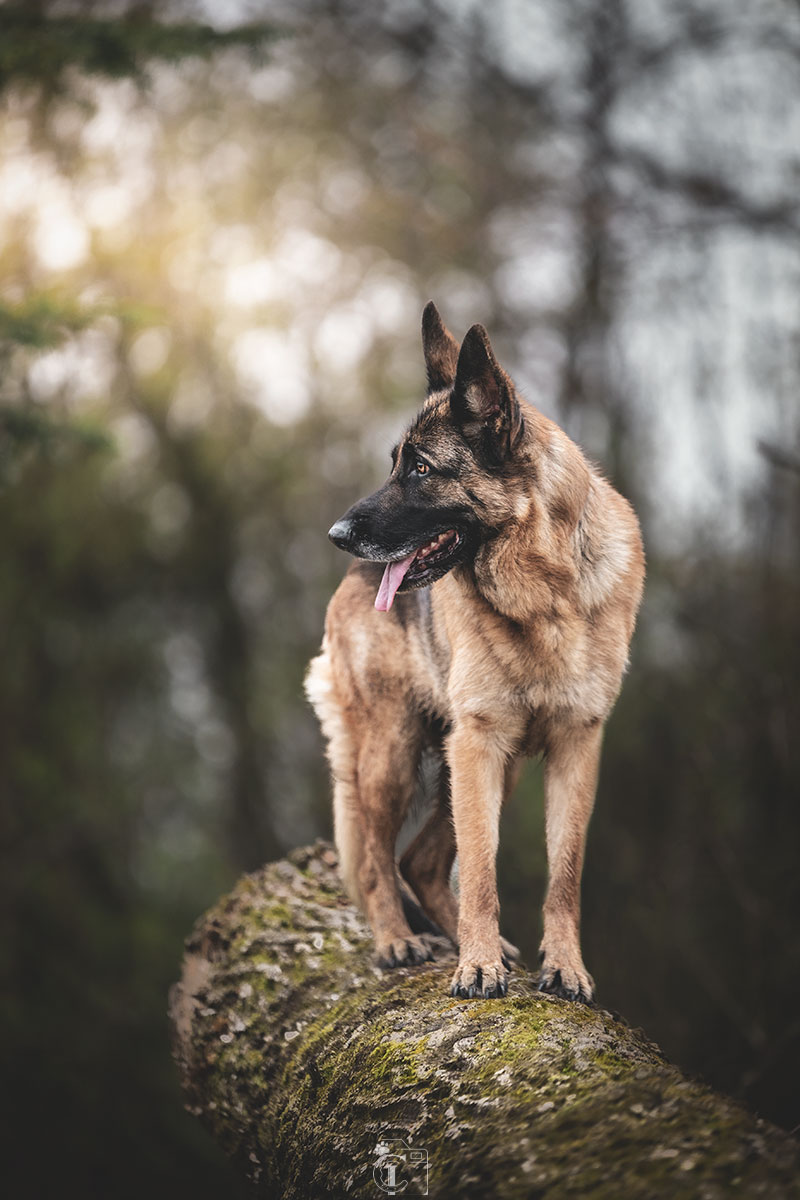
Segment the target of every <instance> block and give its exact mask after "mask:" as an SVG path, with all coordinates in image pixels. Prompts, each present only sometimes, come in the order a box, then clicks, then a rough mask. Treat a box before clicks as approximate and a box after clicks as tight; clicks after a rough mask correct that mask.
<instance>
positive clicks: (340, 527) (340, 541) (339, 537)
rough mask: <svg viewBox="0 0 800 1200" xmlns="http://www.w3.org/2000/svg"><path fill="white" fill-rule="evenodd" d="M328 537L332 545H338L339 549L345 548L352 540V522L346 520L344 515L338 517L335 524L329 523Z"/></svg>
mask: <svg viewBox="0 0 800 1200" xmlns="http://www.w3.org/2000/svg"><path fill="white" fill-rule="evenodd" d="M328 537H329V538H330V539H331V541H332V542H333V544H334V546H338V547H339V549H340V550H347V549H348V548H349V546H350V543H351V542H352V540H353V524H352V522H351V521H348V520H347V518H346V517H340V519H339V520H338V521H337V522H336V524H335V525H331V527H330V529H329V530H328Z"/></svg>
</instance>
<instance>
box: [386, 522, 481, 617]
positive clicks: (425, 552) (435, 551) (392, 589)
mask: <svg viewBox="0 0 800 1200" xmlns="http://www.w3.org/2000/svg"><path fill="white" fill-rule="evenodd" d="M460 545H461V535H460V534H459V533H458V532H457V531H456V530H455V529H447V530H445V532H444V533H437V535H436V537H434V538H431V540H430V541H429V542H425V544H424V545H422V546H418V547H417V549H416V550H414V551H413V553H411V554H408V555H406V557H405V558H400V559H398V560H397V561H396V562H390V563H387V564H386V568H385V570H384V572H383V578H382V579H381V584H380V587H379V588H378V594H377V596H376V597H375V607H376V608H377V610H378V612H388V611H389V609H390V608H391V607H392V604H393V603H394V598H395V596H396V595H397V592H398V590H399V588H400V587H401V586H405V587H406V588H409V589H410V588H413V587H422V586H423V585H424V584H425V583H428V582H430V581H432V579H433V577H434V576H435V577H437V578H438V577H439V576H440V575H443V574H444V573H445V572H444V571H442V569H441V568H442V567H446V566H447V564H448V563H449V562H450V560H451V559H453V558H454V557H455V555H456V551H457V550H458V547H459V546H460Z"/></svg>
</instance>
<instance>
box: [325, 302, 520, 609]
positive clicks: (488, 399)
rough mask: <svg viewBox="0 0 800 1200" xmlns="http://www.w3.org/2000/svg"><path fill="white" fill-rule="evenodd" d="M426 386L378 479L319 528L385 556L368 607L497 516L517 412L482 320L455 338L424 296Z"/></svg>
mask: <svg viewBox="0 0 800 1200" xmlns="http://www.w3.org/2000/svg"><path fill="white" fill-rule="evenodd" d="M422 345H423V350H424V354H425V366H426V369H427V375H428V395H427V398H426V400H425V403H424V405H423V407H422V410H421V412H420V413H419V415H418V416H417V418H416V420H415V421H414V422H413V424H412V425H411V427H410V429H409V430H408V431H407V433H406V434H405V436H404V437H403V438H402V440H401V441H400V443H399V444H398V445H397V446H395V448H394V450H393V451H392V471H391V474H390V475H389V478H388V479H387V481H386V483H385V484H384V485H383V487H381V488H379V489H378V491H377V492H374V493H373V494H372V495H371V496H367V497H366V498H365V499H364V500H359V501H358V503H357V504H354V505H353V506H352V508H350V509H348V511H347V512H346V513H345V514H344V516H343V517H341V518H340V519H339V520H338V521H337V522H336V524H335V525H334V526H333V527H332V529H331V530H330V532H329V534H328V536H329V537H330V539H331V541H333V542H334V543H335V544H336V545H337V546H339V547H340V548H341V549H342V550H347V551H349V553H350V554H355V555H356V556H357V557H359V558H366V559H371V560H373V561H376V562H382V563H386V569H385V571H384V574H383V578H382V580H381V584H380V588H379V590H378V595H377V598H376V600H375V607H376V608H377V609H379V610H380V611H382V612H386V611H388V609H390V608H391V606H392V603H393V601H394V597H395V595H396V593H397V592H398V591H403V592H406V591H411V589H412V588H418V587H426V586H427V585H428V584H430V583H433V582H434V581H435V580H437V579H440V578H441V577H442V576H443V575H446V574H447V572H448V571H450V570H452V569H453V567H455V566H457V565H458V564H460V563H464V562H467V561H469V560H470V559H472V558H474V556H475V553H476V552H477V550H478V547H479V546H480V544H481V542H482V541H483V540H484V539H485V538H486V537H488V536H491V534H492V532H493V531H494V530H495V529H496V528H497V527H498V524H499V523H501V522H502V518H503V515H504V513H505V512H506V510H507V506H508V495H507V492H508V488H507V481H506V476H507V472H508V468H509V465H510V463H511V461H512V459H513V456H514V451H515V449H516V447H517V446H518V444H519V442H520V440H521V438H522V434H523V430H524V420H523V416H522V412H521V409H520V404H519V401H518V399H517V396H516V393H515V390H514V385H513V383H512V382H511V380H510V379H509V377H508V376H507V375H506V373H505V371H504V370H503V369H502V367H501V366H500V365H499V363H498V362H497V360H496V358H495V356H494V353H493V351H492V347H491V345H490V344H489V338H488V336H487V334H486V330H485V329H484V328H483V326H482V325H473V326H472V328H471V329H470V330H469V332H468V333H467V335H466V337H465V338H464V341H463V343H462V345H461V347H459V345H458V343H457V342H456V340H455V338H454V337H453V336H452V334H451V333H450V332H449V331H448V330H447V329H446V328H445V326H444V325H443V323H442V320H441V317H440V316H439V313H438V312H437V310H436V306H435V305H434V304H433V302H431V303H429V304H428V305H427V306H426V308H425V311H424V313H423V314H422Z"/></svg>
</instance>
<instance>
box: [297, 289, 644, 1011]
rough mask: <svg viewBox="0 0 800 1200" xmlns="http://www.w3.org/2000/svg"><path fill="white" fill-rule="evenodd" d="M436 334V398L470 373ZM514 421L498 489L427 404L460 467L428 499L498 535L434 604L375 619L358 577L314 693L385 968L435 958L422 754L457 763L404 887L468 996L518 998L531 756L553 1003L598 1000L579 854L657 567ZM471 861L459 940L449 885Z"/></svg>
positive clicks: (425, 860)
mask: <svg viewBox="0 0 800 1200" xmlns="http://www.w3.org/2000/svg"><path fill="white" fill-rule="evenodd" d="M426 311H427V310H426ZM442 328H443V327H442ZM434 333H435V336H436V337H438V338H439V343H438V354H437V356H435V361H434V366H433V368H431V365H430V362H429V377H430V376H431V375H432V376H433V377H434V378H436V379H437V380H439V381H440V379H441V373H442V371H444V370H446V369H448V367H449V369H451V371H454V370H455V361H456V359H455V356H454V354H453V353H452V352H451V350H450V348H449V347H448V346H444V348H443V347H442V343H441V338H442V337H443V336H446V337H448V338H449V337H450V335H449V334H447V333H446V331H444V333H443V334H442V333H441V332H439V331H438V330H435V331H434ZM484 336H485V335H484ZM487 346H488V341H487ZM427 349H428V347H427V346H426V350H427ZM443 364H444V365H443ZM497 370H498V372H499V368H498V369H497ZM436 372H438V373H439V374H438V375H437V374H436ZM497 378H498V379H499V380H500V383H499V385H498V386H501V387H505V386H508V387H511V386H513V385H511V384H510V381H508V380H507V377H505V376H504V375H502V376H501V375H499V374H498V375H497ZM467 400H468V402H469V403H470V404H471V403H472V402H473V401H472V398H471V396H470V395H469V394H468V395H467ZM519 412H520V414H521V417H520V421H519V428H518V429H516V428H514V427H513V425H512V427H511V433H510V434H509V437H513V438H514V439H515V442H514V449H513V455H512V456H511V459H510V465H509V467H508V468H507V469H504V470H502V471H495V472H490V471H486V470H483V469H481V467H480V466H479V465H478V464H477V462H475V461H473V460H471V459H470V460H469V461H465V458H464V455H463V452H461V457H460V459H459V450H458V447H457V445H456V444H455V441H454V438H453V430H452V416H451V412H450V399H449V392H448V391H447V390H440V391H436V392H434V393H433V394H432V395H430V396H429V398H428V400H427V402H426V405H425V407H424V408H423V410H422V412H421V414H420V416H419V417H418V419H417V422H416V423H415V425H414V426H413V427H412V430H411V431H410V435H409V436H413V444H414V445H415V446H419V445H420V443H423V444H424V447H425V451H426V453H427V454H428V456H429V457H430V458H431V460H432V461H433V462H434V463H435V464H442V465H444V464H448V465H449V466H450V467H451V468H453V469H456V468H457V473H456V475H455V477H448V478H446V479H443V480H442V481H441V483H440V482H439V481H432V482H431V487H436V488H438V487H441V488H442V489H444V491H446V493H447V501H448V503H452V504H461V503H473V504H475V505H476V506H478V507H480V509H481V511H480V514H479V515H480V517H481V519H482V521H483V522H485V524H486V527H487V528H491V530H492V536H490V537H486V539H485V540H483V542H482V544H481V545H480V547H479V549H478V551H477V554H476V555H475V558H474V561H473V562H472V563H470V564H469V565H462V566H457V567H456V568H454V569H453V570H451V571H450V573H449V574H447V575H445V576H444V577H443V578H441V579H439V580H438V581H437V582H435V583H434V584H433V585H432V586H431V587H429V588H428V589H426V590H424V591H411V592H408V593H406V594H403V593H402V592H401V593H399V594H398V595H397V597H396V599H395V603H394V607H393V608H392V609H391V611H390V612H388V613H382V612H376V611H375V610H374V609H373V601H374V599H375V594H376V591H377V587H378V582H379V580H380V575H381V568H380V566H376V565H374V564H371V563H361V562H359V563H355V564H354V565H353V566H352V567H351V569H350V571H349V572H348V574H347V576H346V577H345V579H344V581H343V583H342V585H341V586H340V588H339V589H338V591H337V592H336V594H335V595H334V597H333V599H332V601H331V603H330V606H329V609H328V614H327V619H326V632H325V640H324V642H323V647H322V652H321V654H320V656H319V657H318V658H316V659H315V660H314V662H313V663H312V665H311V668H310V671H309V675H308V679H307V685H306V686H307V691H308V695H309V697H310V699H311V701H312V703H313V704H314V707H315V709H316V711H317V713H318V715H319V717H320V720H321V723H322V727H323V731H324V733H325V736H326V739H327V742H328V756H329V760H330V764H331V770H332V774H333V780H334V812H335V829H336V842H337V846H338V848H339V854H340V859H341V866H342V872H343V875H344V878H345V880H346V882H347V884H348V887H349V888H350V890H351V893H352V894H353V895H354V897H356V898H357V899H358V901H359V902H360V903H361V904H362V905H363V907H364V909H365V911H366V914H367V916H368V918H369V920H370V923H371V926H372V928H373V931H374V934H375V939H376V943H377V946H378V950H379V954H380V956H381V958H382V959H383V961H384V962H389V963H392V962H408V961H417V960H418V959H419V958H422V957H425V956H426V955H427V953H428V948H427V946H426V945H425V942H424V940H423V939H422V938H420V937H418V936H415V935H414V934H412V932H411V929H410V928H409V926H408V923H407V921H406V918H405V916H404V914H403V909H402V904H401V884H400V878H399V876H398V871H397V867H396V865H395V857H394V853H395V850H394V848H395V840H396V837H397V833H398V830H399V828H400V825H401V823H402V821H403V819H404V817H405V814H406V811H407V808H408V804H409V801H410V799H411V795H412V792H413V788H414V781H415V775H416V770H417V765H418V761H419V756H420V754H421V753H422V750H423V748H424V747H425V746H426V745H433V746H435V747H438V748H440V749H441V750H442V753H443V769H442V782H441V786H440V789H439V796H438V797H437V801H436V806H435V809H434V812H433V814H432V816H431V818H430V820H429V822H428V825H427V826H426V827H425V828H424V829H423V831H422V832H421V833H420V834H419V835H418V837H417V839H416V840H415V842H414V843H412V845H411V847H409V850H408V851H407V852H406V854H405V855H404V857H403V860H402V862H401V864H400V871H401V872H402V875H403V876H404V878H405V880H406V881H407V885H410V887H411V888H412V889H413V891H414V893H415V895H416V898H417V899H418V901H419V903H420V905H421V906H422V907H423V909H425V910H426V911H427V913H428V914H429V916H430V917H431V918H432V919H433V921H435V922H436V924H437V925H439V926H440V927H441V928H442V929H443V930H444V931H445V932H446V933H448V934H449V935H450V936H451V937H453V938H454V939H456V938H457V940H458V943H459V947H460V961H459V967H458V970H457V972H456V976H455V979H454V988H455V990H456V991H457V992H458V994H462V995H464V994H472V993H474V992H475V991H481V990H483V991H484V992H488V994H498V992H499V991H502V990H504V987H505V978H506V970H507V968H506V965H505V964H504V961H503V960H504V953H508V952H509V951H510V950H511V949H512V948H511V947H508V945H507V944H501V939H500V934H499V928H498V902H497V889H496V880H495V856H496V852H497V839H498V823H499V816H500V810H501V808H502V805H503V802H504V800H505V798H506V796H507V795H508V792H509V791H510V788H511V785H512V781H513V778H514V777H515V774H516V771H517V768H518V764H519V762H520V760H521V759H522V757H523V756H525V755H534V754H538V753H540V752H543V753H544V755H545V801H546V840H547V852H548V860H549V864H550V882H549V887H548V892H547V897H546V900H545V905H544V936H543V939H542V954H543V968H542V986H543V987H544V988H545V989H546V990H551V991H555V992H558V993H559V994H562V995H571V996H574V997H580V998H589V997H591V995H592V981H591V977H590V976H589V974H588V972H587V971H586V969H585V967H584V965H583V961H582V958H581V952H580V945H579V918H580V875H581V869H582V863H583V849H584V843H585V837H586V828H587V825H588V821H589V817H590V814H591V810H592V805H593V802H594V793H595V786H596V780H597V772H598V763H599V755H600V743H601V739H602V732H603V726H604V723H605V721H606V718H607V717H608V715H609V713H610V711H611V708H612V706H613V704H614V701H615V699H616V696H617V694H618V692H619V688H620V685H621V680H622V676H623V673H624V671H625V667H626V664H627V658H628V646H629V642H630V638H631V635H632V632H633V626H634V622H635V618H636V612H637V609H638V606H639V601H640V598H641V592H642V584H643V578H644V558H643V552H642V546H641V539H640V535H639V528H638V524H637V521H636V517H635V516H634V513H633V511H632V509H631V507H630V505H629V504H628V503H627V501H625V500H624V499H623V498H622V497H621V496H620V495H619V494H618V493H617V492H615V491H614V489H613V488H612V487H611V485H610V484H609V483H608V482H607V481H606V480H605V479H604V478H603V477H602V476H601V475H600V474H599V472H598V471H597V470H596V469H595V468H594V467H593V466H591V465H590V464H589V463H588V462H587V461H586V459H585V458H584V456H583V455H582V453H581V451H580V450H579V449H578V447H577V446H576V445H575V444H574V443H573V442H571V441H570V439H569V438H568V437H567V435H566V434H565V433H564V432H563V431H562V430H561V429H559V428H558V427H557V426H556V425H554V424H553V423H552V422H551V421H549V420H548V419H547V418H546V417H545V416H543V414H541V413H539V412H538V411H537V410H535V409H534V408H532V407H530V406H527V405H521V406H520V409H519ZM476 420H477V418H476ZM468 497H471V499H467V498H468ZM451 812H452V825H451V823H450V822H451V816H450V813H451ZM453 833H454V834H455V837H453ZM456 847H457V849H458V856H459V878H460V900H459V906H458V920H457V926H456V921H455V913H456V901H455V898H454V896H453V894H452V892H451V890H450V887H449V883H448V878H449V874H450V869H451V866H452V863H453V857H454V854H455V850H456Z"/></svg>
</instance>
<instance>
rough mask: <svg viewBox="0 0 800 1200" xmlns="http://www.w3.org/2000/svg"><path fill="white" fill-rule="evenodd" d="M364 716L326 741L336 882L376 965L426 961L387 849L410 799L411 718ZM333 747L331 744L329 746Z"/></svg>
mask: <svg viewBox="0 0 800 1200" xmlns="http://www.w3.org/2000/svg"><path fill="white" fill-rule="evenodd" d="M404 716H405V714H398V713H396V712H393V713H391V715H390V714H388V713H387V714H385V719H384V715H383V714H381V713H379V712H376V711H374V710H372V711H371V712H370V714H369V716H367V715H366V714H364V719H363V720H361V721H358V722H352V723H349V727H348V728H347V729H344V728H342V729H341V731H340V733H339V736H338V737H336V738H335V739H333V738H332V739H331V744H330V745H329V755H330V759H331V764H332V766H333V767H334V793H333V803H334V830H335V837H336V846H337V850H338V852H339V864H340V870H341V873H342V877H343V879H344V881H345V884H346V886H347V888H348V891H349V892H350V894H351V896H352V897H353V899H355V900H356V901H357V902H358V903H359V905H360V906H361V908H362V909H363V910H364V913H365V915H366V917H367V920H368V921H369V923H370V926H371V928H372V932H373V934H374V937H375V944H376V948H377V952H378V961H379V963H380V964H381V965H382V966H387V967H393V966H403V965H407V964H409V963H416V962H424V961H425V960H427V959H430V958H432V957H433V956H432V954H431V951H430V948H429V947H428V945H427V944H426V942H425V941H424V939H422V938H420V937H417V936H416V935H415V934H413V933H412V931H411V928H410V926H409V924H408V921H407V920H406V917H405V914H404V912H403V902H402V896H401V893H400V888H399V880H398V876H397V866H396V863H395V844H396V842H397V835H398V833H399V831H400V826H401V825H402V823H403V819H404V818H405V815H406V812H407V811H408V807H409V804H410V802H411V798H412V795H413V792H414V787H415V783H416V772H417V763H418V761H419V755H420V752H421V745H422V730H421V723H420V722H419V720H418V718H417V717H416V715H415V714H411V713H409V714H408V715H407V716H406V719H405V720H404V719H403V717H404ZM334 740H335V741H336V743H337V744H336V745H334Z"/></svg>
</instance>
